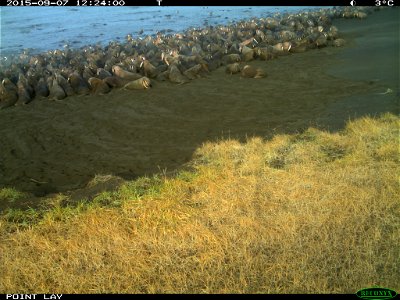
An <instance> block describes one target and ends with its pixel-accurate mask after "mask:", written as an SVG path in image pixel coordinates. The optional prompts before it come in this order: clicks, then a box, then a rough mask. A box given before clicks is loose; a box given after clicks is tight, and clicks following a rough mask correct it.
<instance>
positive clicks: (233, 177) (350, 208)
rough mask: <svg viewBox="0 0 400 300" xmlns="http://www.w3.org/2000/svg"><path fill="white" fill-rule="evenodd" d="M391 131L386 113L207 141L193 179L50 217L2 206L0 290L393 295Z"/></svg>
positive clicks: (136, 185)
mask: <svg viewBox="0 0 400 300" xmlns="http://www.w3.org/2000/svg"><path fill="white" fill-rule="evenodd" d="M399 125H400V120H399V118H398V117H395V116H393V115H390V114H386V115H384V116H382V117H381V118H379V119H372V118H363V119H359V120H356V121H354V122H350V123H349V124H348V125H347V127H346V128H345V130H344V131H342V132H340V133H334V134H332V133H327V132H323V131H319V130H316V129H312V128H310V129H308V130H307V131H306V132H304V133H302V134H298V135H277V136H275V137H274V138H273V139H272V140H270V141H264V140H262V139H260V138H252V139H250V140H248V141H247V142H246V143H244V144H243V143H239V142H238V141H235V140H225V141H220V142H219V143H206V144H204V145H203V146H202V147H201V148H200V149H198V150H197V152H196V156H195V157H194V159H193V162H192V167H193V171H182V172H181V173H179V174H178V175H176V176H174V177H173V178H168V177H166V176H163V175H158V176H155V177H153V178H141V179H138V180H136V181H131V182H125V183H124V184H123V185H122V186H121V187H120V188H119V189H118V190H117V191H115V192H104V193H101V194H99V195H98V196H97V197H96V198H95V199H93V201H91V202H90V204H88V203H86V202H84V201H82V202H73V203H72V202H69V199H68V197H67V196H63V195H59V196H58V198H54V199H52V202H51V205H50V206H47V208H46V209H31V210H25V211H23V210H16V209H13V210H8V211H6V212H4V213H3V215H2V217H1V221H0V238H1V244H0V253H1V255H0V278H1V279H0V291H1V292H2V293H5V292H7V293H17V292H21V293H22V292H24V293H29V292H36V293H46V292H47V293H50V292H52V293H54V292H61V293H100V292H104V293H116V292H119V293H211V292H213V293H354V292H356V291H357V290H359V289H360V288H363V287H368V286H371V285H381V286H384V287H389V288H392V289H397V290H399V289H400V285H399V278H400V265H399V257H400V247H399V243H398V241H399V240H400V226H399V222H400V203H399V201H398V195H399V194H400V191H399V180H398V174H399V145H398V138H399ZM97 180H102V177H98V178H97ZM0 197H1V198H2V201H6V200H7V201H10V199H12V201H18V199H19V198H21V197H23V194H21V193H18V192H17V191H16V190H13V189H3V190H2V191H1V192H0Z"/></svg>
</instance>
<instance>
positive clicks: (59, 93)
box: [47, 77, 67, 100]
mask: <svg viewBox="0 0 400 300" xmlns="http://www.w3.org/2000/svg"><path fill="white" fill-rule="evenodd" d="M64 79H65V78H64ZM47 84H48V86H49V92H50V93H49V99H50V100H62V99H64V98H65V97H67V94H66V93H65V91H64V89H63V88H62V87H61V86H60V84H59V83H58V81H57V79H56V78H51V77H49V78H48V79H47Z"/></svg>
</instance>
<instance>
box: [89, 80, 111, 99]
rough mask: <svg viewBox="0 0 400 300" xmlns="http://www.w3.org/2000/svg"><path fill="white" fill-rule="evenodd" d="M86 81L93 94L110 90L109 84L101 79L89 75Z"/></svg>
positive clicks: (100, 93) (102, 93)
mask: <svg viewBox="0 0 400 300" xmlns="http://www.w3.org/2000/svg"><path fill="white" fill-rule="evenodd" d="M88 82H89V85H90V88H91V89H92V92H93V94H96V95H104V94H107V93H109V92H110V91H111V88H110V86H109V85H108V84H107V83H106V82H105V81H104V80H103V79H100V78H96V77H91V78H89V81H88Z"/></svg>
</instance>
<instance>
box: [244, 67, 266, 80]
mask: <svg viewBox="0 0 400 300" xmlns="http://www.w3.org/2000/svg"><path fill="white" fill-rule="evenodd" d="M241 76H242V77H245V78H263V77H265V76H266V75H265V72H264V71H263V70H262V69H260V68H254V67H252V66H249V65H246V66H244V67H243V69H242V72H241Z"/></svg>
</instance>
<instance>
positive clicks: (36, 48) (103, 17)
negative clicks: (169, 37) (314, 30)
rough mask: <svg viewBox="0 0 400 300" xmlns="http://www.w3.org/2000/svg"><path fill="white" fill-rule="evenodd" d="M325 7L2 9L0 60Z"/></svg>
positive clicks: (0, 16)
mask: <svg viewBox="0 0 400 300" xmlns="http://www.w3.org/2000/svg"><path fill="white" fill-rule="evenodd" d="M320 8H321V7H305V6H302V7H298V6H290V7H273V6H261V7H245V6H232V7H230V6H220V7H217V6H210V7H200V6H183V7H180V6H170V7H167V6H166V7H164V6H144V7H140V6H139V7H138V6H136V7H134V6H131V7H1V8H0V24H1V25H0V56H1V57H2V58H4V57H6V56H9V55H11V54H19V53H21V52H22V51H23V50H24V49H30V53H40V52H43V51H47V50H54V49H62V48H63V47H64V46H65V45H69V46H70V47H71V48H79V47H82V46H85V45H90V44H96V43H101V44H104V45H106V44H107V43H109V42H110V41H112V40H123V39H124V38H125V37H126V35H127V34H132V36H134V37H145V36H147V35H153V34H156V33H157V32H159V31H165V33H176V32H181V31H183V30H185V29H187V28H189V27H204V26H207V25H213V26H214V25H218V24H228V23H229V22H235V21H239V20H244V19H251V18H253V17H256V18H260V17H267V16H269V15H272V14H275V13H286V12H296V11H300V10H316V9H320Z"/></svg>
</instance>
